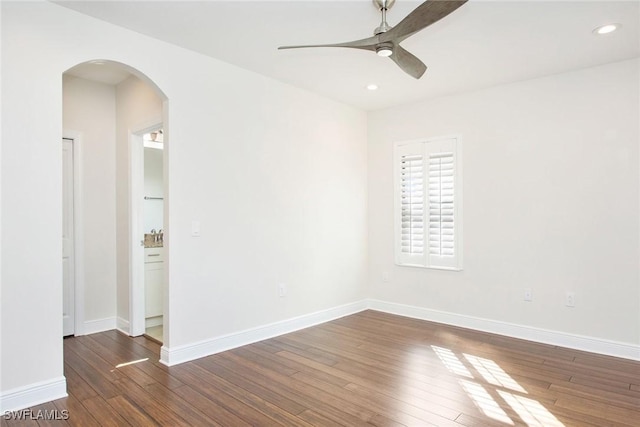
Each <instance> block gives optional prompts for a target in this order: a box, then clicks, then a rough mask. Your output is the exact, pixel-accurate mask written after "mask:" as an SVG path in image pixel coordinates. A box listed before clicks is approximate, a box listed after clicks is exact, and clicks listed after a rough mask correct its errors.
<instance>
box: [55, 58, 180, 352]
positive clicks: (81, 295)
mask: <svg viewBox="0 0 640 427" xmlns="http://www.w3.org/2000/svg"><path fill="white" fill-rule="evenodd" d="M63 103H64V105H63V129H64V135H63V136H64V137H65V138H68V137H69V136H68V135H77V136H78V140H77V141H75V140H74V141H73V143H72V148H73V150H72V152H71V151H69V152H65V151H64V150H65V145H66V144H64V143H63V153H62V154H63V157H64V160H63V161H64V163H65V164H66V163H71V162H74V163H75V166H76V167H77V168H79V169H77V170H75V169H74V170H71V169H68V168H67V167H66V165H63V168H64V170H65V171H67V170H70V173H69V174H67V175H66V176H63V177H62V179H64V180H65V181H75V185H76V188H75V190H76V191H75V192H74V193H72V192H71V191H68V190H69V189H71V186H70V185H69V184H64V185H63V187H64V188H65V189H66V190H67V191H66V194H67V196H65V195H64V194H63V195H61V196H62V197H63V205H64V209H65V211H66V212H63V216H64V223H63V224H62V226H63V227H66V228H64V229H63V230H62V231H63V234H64V237H63V245H64V246H65V247H64V256H63V259H62V263H63V274H64V275H65V278H64V283H65V284H64V286H63V288H64V295H63V304H64V306H63V307H62V311H63V312H64V314H63V318H64V319H63V322H64V324H65V327H64V334H65V335H68V334H73V335H85V334H92V333H96V332H101V331H106V330H113V329H118V330H120V331H122V332H124V333H126V334H128V335H132V336H137V335H142V334H144V333H145V320H146V319H145V317H144V316H145V308H144V306H143V308H142V309H141V313H142V322H141V324H142V327H141V328H140V330H139V331H137V330H136V328H135V327H134V322H135V321H136V320H135V319H133V318H132V317H131V313H132V311H134V309H133V308H132V306H133V305H134V304H135V302H136V301H138V300H140V301H142V304H144V303H145V297H144V288H142V292H143V294H142V297H141V298H138V299H136V300H135V301H134V300H133V299H132V295H131V294H132V292H133V291H132V288H133V286H132V278H134V275H133V274H132V271H131V270H132V267H133V266H134V264H133V263H132V262H131V259H132V257H133V253H134V252H135V250H133V249H134V246H133V245H132V241H133V239H134V237H133V233H132V232H133V231H134V229H135V228H136V227H137V224H133V223H132V221H131V219H132V211H133V209H134V208H133V207H132V204H131V201H132V198H131V189H132V186H134V183H133V182H132V178H133V177H132V176H131V175H130V172H131V164H132V160H131V151H130V141H131V135H132V132H134V133H136V136H139V138H140V141H141V143H140V147H142V139H143V136H144V133H150V132H151V131H158V130H160V129H161V128H162V126H163V124H164V125H166V123H167V111H168V101H167V98H166V96H165V95H164V94H163V93H162V91H161V90H160V89H159V88H158V87H157V86H156V85H155V84H154V83H153V82H152V81H151V80H150V79H149V78H147V77H146V76H145V75H144V74H142V73H140V72H139V71H137V70H135V69H133V68H132V67H129V66H127V65H124V64H121V63H117V62H114V61H108V60H95V61H88V62H85V63H82V64H78V65H77V66H75V67H72V68H70V69H69V70H67V71H65V72H64V73H63ZM150 117H151V118H152V119H151V121H150V122H148V120H149V118H150ZM145 121H147V122H145ZM139 123H151V124H152V125H153V126H147V128H148V129H139V130H140V132H138V130H137V129H138V128H137V127H136V126H137V125H136V124H139ZM70 129H73V131H71V133H69V132H70V131H69V130H70ZM143 130H144V131H145V132H142V131H143ZM138 133H139V135H137V134H138ZM162 133H164V132H162ZM70 138H71V140H73V138H74V137H70ZM80 138H81V141H80ZM156 139H158V138H157V136H156ZM164 142H165V143H166V138H165V139H164ZM76 149H77V150H78V151H76ZM80 150H82V152H80ZM140 151H141V154H140V156H139V159H140V162H141V164H142V165H144V163H143V162H144V157H143V154H142V151H143V149H142V148H140ZM164 153H166V150H163V162H165V163H166V162H167V156H166V154H164ZM140 171H141V172H140V184H139V186H140V195H141V197H142V198H143V199H142V200H144V196H145V194H144V181H143V179H144V174H143V171H144V169H143V168H142V167H141V168H140ZM71 172H73V174H72V173H71ZM75 172H78V173H75ZM163 179H164V180H166V177H164V178H163ZM162 188H164V184H163V186H162ZM146 195H147V196H151V197H157V195H155V194H146ZM162 196H163V198H165V199H166V197H165V196H166V194H163V195H162ZM71 197H73V200H72V199H71ZM164 202H166V200H154V203H159V205H160V206H162V208H163V218H162V220H161V223H162V224H164V223H166V222H167V218H166V216H167V214H166V213H167V208H166V205H165V204H164ZM71 206H73V209H71ZM67 212H69V213H71V214H73V215H67ZM140 213H141V214H144V210H143V209H142V207H141V208H140ZM73 222H75V226H74V227H75V230H74V229H72V228H70V227H71V226H70V224H71V223H73ZM153 228H154V233H149V234H156V235H157V237H156V238H157V239H158V240H160V234H162V237H164V236H165V235H167V234H166V233H165V232H164V231H163V232H162V233H160V230H161V229H164V228H165V227H163V226H154V227H153ZM67 231H68V232H67ZM136 231H137V229H136ZM148 231H149V232H150V231H151V230H148ZM71 232H75V236H74V235H72V234H71ZM74 239H75V242H74V243H75V245H70V244H69V242H73V240H74ZM135 240H137V242H136V243H137V246H135V248H136V249H137V248H140V249H139V250H140V256H139V258H140V263H139V265H140V266H142V267H144V228H143V226H142V225H141V228H140V234H139V235H136V236H135ZM162 240H163V241H165V242H166V239H164V238H162ZM141 241H142V246H141V245H140V242H141ZM73 255H75V257H73ZM160 258H163V259H162V262H163V265H164V267H166V265H167V263H168V261H169V260H168V254H167V257H166V258H165V257H164V255H162V256H161V255H157V256H156V257H151V258H150V259H154V260H156V259H158V260H159V259H160ZM74 264H75V265H74ZM85 264H86V265H85ZM74 268H75V274H72V272H73V270H74ZM140 270H144V269H143V268H141V269H140ZM165 270H167V269H166V268H163V270H160V271H159V272H156V273H150V277H151V276H153V274H159V275H160V276H162V277H161V280H160V282H159V283H160V287H161V293H160V295H161V296H162V297H164V295H165V294H166V293H168V291H167V289H166V287H167V286H168V284H167V280H166V278H165V277H164V274H162V272H163V271H165ZM140 277H141V278H142V279H143V280H144V271H142V275H141V276H140ZM74 282H75V283H74ZM74 294H75V295H74ZM163 300H166V298H163ZM157 305H158V304H157V303H156V306H157ZM160 305H161V306H162V308H161V310H160V313H158V315H157V316H153V317H158V319H155V322H156V323H158V322H159V321H160V320H162V323H165V322H168V318H167V316H166V315H165V313H164V311H165V305H166V301H162V302H160ZM148 311H149V312H151V310H148ZM72 320H73V322H72ZM74 323H75V324H74ZM164 332H166V331H164ZM167 335H168V334H167ZM162 341H163V342H165V343H166V342H168V337H164V339H163V340H162Z"/></svg>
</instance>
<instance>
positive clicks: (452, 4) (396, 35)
mask: <svg viewBox="0 0 640 427" xmlns="http://www.w3.org/2000/svg"><path fill="white" fill-rule="evenodd" d="M466 2H467V0H427V1H425V2H424V3H422V4H421V5H420V6H418V7H417V8H415V9H414V10H413V12H411V13H410V14H408V15H407V16H406V17H405V18H404V19H403V20H402V21H400V23H399V24H398V25H396V26H395V27H393V28H392V29H390V30H389V31H387V32H386V33H383V34H380V41H381V42H388V41H393V42H394V43H396V44H397V43H400V42H401V41H402V40H404V39H406V38H407V37H409V36H411V35H412V34H415V33H417V32H418V31H420V30H422V29H424V28H426V27H428V26H429V25H431V24H433V23H434V22H436V21H439V20H441V19H442V18H444V17H445V16H447V15H449V14H450V13H451V12H453V11H455V10H456V9H458V8H459V7H460V6H462V5H463V4H465V3H466Z"/></svg>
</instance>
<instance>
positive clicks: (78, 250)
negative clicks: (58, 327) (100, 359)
mask: <svg viewBox="0 0 640 427" xmlns="http://www.w3.org/2000/svg"><path fill="white" fill-rule="evenodd" d="M62 139H70V140H71V141H72V144H71V145H72V149H73V276H74V277H73V278H74V287H73V304H74V307H73V309H74V325H73V329H74V333H73V335H74V336H80V335H84V333H85V328H84V267H85V266H84V216H83V209H82V207H83V206H84V200H83V197H82V180H83V170H82V147H83V144H82V132H78V131H74V130H70V129H65V130H63V132H62Z"/></svg>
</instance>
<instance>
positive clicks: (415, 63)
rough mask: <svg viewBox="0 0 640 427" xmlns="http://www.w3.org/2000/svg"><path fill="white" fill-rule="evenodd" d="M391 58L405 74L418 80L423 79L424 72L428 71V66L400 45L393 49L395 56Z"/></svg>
mask: <svg viewBox="0 0 640 427" xmlns="http://www.w3.org/2000/svg"><path fill="white" fill-rule="evenodd" d="M389 58H391V59H392V60H393V62H395V63H396V64H398V66H399V67H400V68H402V70H403V71H404V72H405V73H407V74H409V75H410V76H411V77H414V78H416V79H419V78H420V77H422V75H423V74H424V72H425V71H427V66H426V65H424V63H423V62H422V61H420V60H419V59H418V58H417V57H416V56H415V55H414V54H412V53H410V52H409V51H407V50H405V49H404V48H402V47H401V46H399V45H396V46H395V47H394V48H393V54H392V55H391V56H390V57H389Z"/></svg>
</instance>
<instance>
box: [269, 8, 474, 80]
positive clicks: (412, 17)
mask: <svg viewBox="0 0 640 427" xmlns="http://www.w3.org/2000/svg"><path fill="white" fill-rule="evenodd" d="M395 2H396V0H373V3H374V4H375V5H376V7H377V8H378V9H380V12H381V13H382V22H381V23H380V26H379V27H377V28H376V29H375V30H373V34H374V35H373V37H369V38H366V39H362V40H355V41H351V42H345V43H335V44H317V45H306V46H280V47H279V48H278V49H299V48H306V47H349V48H353V49H364V50H372V51H375V52H376V53H377V54H378V55H379V56H383V57H389V58H391V60H392V61H393V62H395V63H396V64H398V66H399V67H400V68H402V69H403V70H404V72H406V73H407V74H409V75H410V76H412V77H414V78H416V79H419V78H420V77H422V75H423V74H424V72H425V71H426V70H427V66H426V65H424V63H423V62H422V61H420V60H419V59H418V58H417V57H416V56H415V55H413V54H411V53H409V52H408V51H406V50H405V49H404V48H402V46H400V43H401V42H402V41H403V40H405V39H406V38H408V37H410V36H412V35H413V34H415V33H417V32H418V31H420V30H422V29H424V28H426V27H428V26H429V25H431V24H433V23H434V22H436V21H439V20H440V19H442V18H444V17H445V16H447V15H449V14H450V13H452V12H453V11H455V10H456V9H458V8H459V7H460V6H462V5H463V4H465V3H466V2H467V0H459V1H456V0H427V1H425V2H424V3H422V4H421V5H420V6H418V7H417V8H416V9H414V10H413V12H411V13H410V14H409V15H407V16H406V17H405V18H404V19H403V20H402V21H400V23H399V24H398V25H396V26H395V27H391V26H389V24H387V10H389V9H390V8H391V6H393V5H394V4H395Z"/></svg>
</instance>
